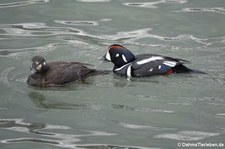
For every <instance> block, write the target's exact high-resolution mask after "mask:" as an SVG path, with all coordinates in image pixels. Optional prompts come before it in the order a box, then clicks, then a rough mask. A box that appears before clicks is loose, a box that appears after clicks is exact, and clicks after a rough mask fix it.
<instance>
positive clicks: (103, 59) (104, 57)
mask: <svg viewBox="0 0 225 149" xmlns="http://www.w3.org/2000/svg"><path fill="white" fill-rule="evenodd" d="M100 60H102V61H104V62H111V61H110V60H108V59H107V58H106V54H105V55H104V56H103V57H101V58H100Z"/></svg>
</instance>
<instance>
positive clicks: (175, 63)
mask: <svg viewBox="0 0 225 149" xmlns="http://www.w3.org/2000/svg"><path fill="white" fill-rule="evenodd" d="M163 64H164V65H167V66H170V67H174V66H176V65H177V62H174V61H164V62H163Z"/></svg>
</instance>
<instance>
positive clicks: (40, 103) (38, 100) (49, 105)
mask: <svg viewBox="0 0 225 149" xmlns="http://www.w3.org/2000/svg"><path fill="white" fill-rule="evenodd" d="M29 97H30V99H31V100H32V101H33V103H34V104H35V105H36V107H38V108H41V109H67V110H69V109H83V108H87V105H85V104H71V103H65V102H59V101H58V102H57V101H53V100H51V101H50V100H46V98H45V97H44V95H43V94H41V93H38V92H31V93H29Z"/></svg>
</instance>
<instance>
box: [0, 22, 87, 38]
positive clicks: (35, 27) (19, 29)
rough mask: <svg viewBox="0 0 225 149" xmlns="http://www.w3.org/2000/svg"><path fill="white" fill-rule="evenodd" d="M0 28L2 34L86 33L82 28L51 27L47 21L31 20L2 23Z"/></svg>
mask: <svg viewBox="0 0 225 149" xmlns="http://www.w3.org/2000/svg"><path fill="white" fill-rule="evenodd" d="M0 29H1V30H3V31H4V33H0V36H25V37H31V36H36V37H39V36H54V35H62V34H68V35H69V34H77V35H84V34H85V33H83V32H82V31H81V30H78V29H74V28H68V27H50V26H47V25H46V24H45V23H40V22H31V23H18V24H0Z"/></svg>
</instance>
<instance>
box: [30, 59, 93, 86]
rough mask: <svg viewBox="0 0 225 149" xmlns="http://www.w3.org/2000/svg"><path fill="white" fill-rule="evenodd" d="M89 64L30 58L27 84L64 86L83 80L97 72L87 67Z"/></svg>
mask: <svg viewBox="0 0 225 149" xmlns="http://www.w3.org/2000/svg"><path fill="white" fill-rule="evenodd" d="M87 65H89V64H84V63H80V62H50V63H46V61H45V59H44V58H43V57H41V56H35V57H33V59H32V66H31V72H32V74H31V75H30V76H29V77H28V79H27V84H29V85H31V86H38V87H49V86H64V85H68V84H70V83H71V82H74V81H83V80H84V79H85V78H87V77H88V76H91V75H94V74H96V73H97V70H96V69H90V68H88V67H87Z"/></svg>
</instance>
